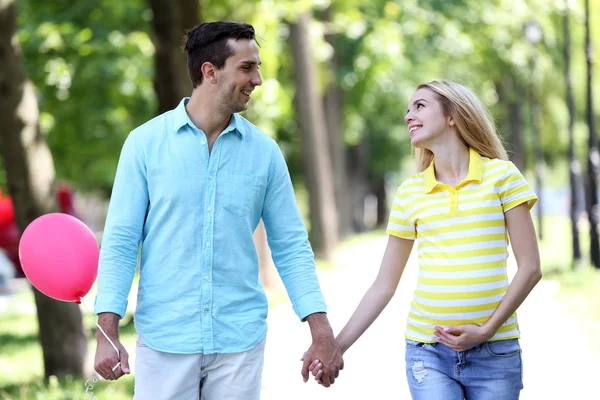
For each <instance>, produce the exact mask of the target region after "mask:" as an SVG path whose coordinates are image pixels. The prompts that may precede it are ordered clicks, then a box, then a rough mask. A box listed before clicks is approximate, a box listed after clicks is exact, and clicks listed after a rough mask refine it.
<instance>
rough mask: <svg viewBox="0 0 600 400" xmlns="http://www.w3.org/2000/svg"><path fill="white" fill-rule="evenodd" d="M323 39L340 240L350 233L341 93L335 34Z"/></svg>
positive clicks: (327, 19) (327, 118)
mask: <svg viewBox="0 0 600 400" xmlns="http://www.w3.org/2000/svg"><path fill="white" fill-rule="evenodd" d="M331 13H332V10H331V6H330V7H329V8H327V10H326V12H325V21H326V22H331V19H332V18H331ZM325 40H326V41H327V43H329V45H330V46H331V47H332V48H333V57H332V59H331V61H330V62H329V63H328V64H327V72H328V82H327V89H326V90H325V117H326V123H327V132H328V137H329V149H330V153H331V154H330V156H331V161H332V170H333V181H334V184H335V203H336V206H337V210H338V233H339V235H340V237H345V236H348V235H349V234H350V233H352V214H351V212H350V197H349V196H348V194H347V193H348V190H350V188H349V187H348V185H347V181H348V177H347V176H346V145H345V142H344V131H343V120H344V114H343V111H344V100H343V99H344V90H343V89H342V88H341V86H340V85H339V84H338V79H337V69H338V68H339V64H340V61H339V57H338V54H337V51H336V37H335V34H332V33H326V34H325Z"/></svg>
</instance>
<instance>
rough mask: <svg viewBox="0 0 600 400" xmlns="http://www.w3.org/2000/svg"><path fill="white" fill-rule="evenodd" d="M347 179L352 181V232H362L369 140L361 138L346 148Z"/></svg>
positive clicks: (367, 184) (363, 227) (367, 175)
mask: <svg viewBox="0 0 600 400" xmlns="http://www.w3.org/2000/svg"><path fill="white" fill-rule="evenodd" d="M347 169H348V180H349V181H350V182H352V189H351V190H350V212H351V216H352V228H353V230H354V232H364V231H365V230H366V229H367V227H366V225H365V198H366V196H367V193H368V192H369V174H368V169H369V142H368V139H367V138H363V139H362V140H361V141H360V143H358V144H357V145H355V146H351V147H349V148H348V164H347Z"/></svg>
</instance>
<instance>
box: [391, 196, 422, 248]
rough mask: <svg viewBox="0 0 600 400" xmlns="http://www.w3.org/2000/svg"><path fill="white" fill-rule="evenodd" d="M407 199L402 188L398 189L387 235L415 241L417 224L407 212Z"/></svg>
mask: <svg viewBox="0 0 600 400" xmlns="http://www.w3.org/2000/svg"><path fill="white" fill-rule="evenodd" d="M406 202H407V201H406V197H404V196H403V195H402V186H400V187H399V188H398V191H397V192H396V195H395V196H394V203H393V204H392V210H391V212H390V219H389V222H388V226H387V230H386V231H387V233H388V234H390V235H393V236H396V237H399V238H402V239H410V240H415V239H416V238H417V231H416V229H415V223H414V221H413V220H411V219H410V218H409V215H408V213H407V210H406Z"/></svg>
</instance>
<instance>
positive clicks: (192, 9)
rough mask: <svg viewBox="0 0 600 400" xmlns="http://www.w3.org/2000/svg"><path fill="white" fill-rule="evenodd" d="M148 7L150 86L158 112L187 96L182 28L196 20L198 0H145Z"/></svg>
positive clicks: (170, 107) (183, 30) (188, 87)
mask: <svg viewBox="0 0 600 400" xmlns="http://www.w3.org/2000/svg"><path fill="white" fill-rule="evenodd" d="M147 1H148V4H149V5H150V7H151V8H152V14H153V18H152V29H153V32H154V35H153V38H152V39H153V42H154V47H155V49H156V51H155V53H154V63H155V64H154V65H155V74H154V90H155V91H156V95H157V97H158V113H159V114H162V113H164V112H166V111H168V110H171V109H173V108H175V107H176V106H177V104H178V103H179V102H180V101H181V99H182V98H183V97H184V96H189V94H190V92H191V89H192V85H191V82H190V78H189V76H188V74H187V73H186V71H187V60H186V55H185V53H183V51H181V47H182V45H183V39H184V35H185V32H186V31H187V30H189V29H191V28H193V27H194V26H196V25H198V23H199V21H200V2H199V0H173V1H171V0H147Z"/></svg>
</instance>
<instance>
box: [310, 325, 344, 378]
mask: <svg viewBox="0 0 600 400" xmlns="http://www.w3.org/2000/svg"><path fill="white" fill-rule="evenodd" d="M301 360H302V361H303V364H302V377H303V378H304V382H306V381H308V377H309V375H310V372H312V373H313V375H314V376H315V379H316V380H317V381H318V382H319V384H320V385H323V386H325V387H329V386H331V385H333V383H334V382H335V379H336V378H337V377H338V376H339V374H340V370H342V369H344V360H343V359H342V349H341V348H340V345H339V344H338V343H337V341H336V340H335V338H333V336H331V337H325V338H322V339H318V340H315V341H313V344H312V345H311V346H310V348H309V349H308V350H307V351H306V352H305V353H304V356H303V357H302V359H301ZM311 360H314V361H313V362H311ZM317 365H318V369H317ZM317 374H318V377H317Z"/></svg>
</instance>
